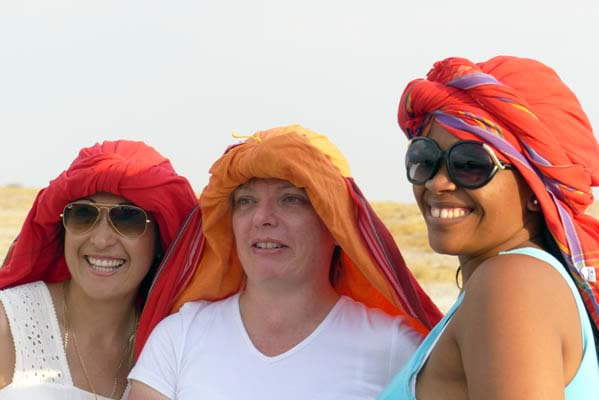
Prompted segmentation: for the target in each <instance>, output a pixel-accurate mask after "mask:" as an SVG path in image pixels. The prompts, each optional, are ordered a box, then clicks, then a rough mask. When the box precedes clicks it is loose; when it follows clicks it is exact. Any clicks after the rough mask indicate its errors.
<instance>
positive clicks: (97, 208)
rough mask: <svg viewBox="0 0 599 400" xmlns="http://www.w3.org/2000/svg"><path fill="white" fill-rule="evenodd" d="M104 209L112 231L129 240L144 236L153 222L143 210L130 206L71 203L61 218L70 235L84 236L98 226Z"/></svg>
mask: <svg viewBox="0 0 599 400" xmlns="http://www.w3.org/2000/svg"><path fill="white" fill-rule="evenodd" d="M103 209H104V210H106V214H107V216H108V222H109V223H110V226H111V227H112V229H114V230H115V232H117V233H118V234H119V235H121V236H124V237H126V238H129V239H135V238H137V237H139V236H141V235H143V234H144V233H145V231H146V228H147V226H148V224H149V223H150V222H151V220H150V219H149V218H148V214H147V213H146V212H145V210H144V209H143V208H139V207H136V206H134V205H130V204H99V203H70V204H67V205H66V207H65V208H64V210H63V211H62V214H60V217H61V218H62V224H63V225H64V227H65V229H66V230H67V231H69V233H72V234H73V235H83V234H84V233H87V232H89V231H90V230H92V228H93V227H94V226H96V224H97V223H98V221H99V220H100V218H101V216H102V210H103Z"/></svg>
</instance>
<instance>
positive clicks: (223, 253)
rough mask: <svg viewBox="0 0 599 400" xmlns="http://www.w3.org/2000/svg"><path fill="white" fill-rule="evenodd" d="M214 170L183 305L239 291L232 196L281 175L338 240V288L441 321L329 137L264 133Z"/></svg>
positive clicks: (420, 323)
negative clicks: (197, 258)
mask: <svg viewBox="0 0 599 400" xmlns="http://www.w3.org/2000/svg"><path fill="white" fill-rule="evenodd" d="M210 172H211V177H210V181H209V183H208V185H207V186H206V188H205V189H204V191H203V193H202V195H201V196H200V207H201V210H202V218H203V232H204V235H205V245H204V251H203V254H202V256H201V260H200V264H199V267H198V269H197V270H196V272H195V274H194V277H193V278H192V281H191V282H190V284H189V285H188V286H187V288H186V289H185V292H184V293H183V294H182V296H181V297H180V298H179V300H178V302H177V306H180V305H181V304H183V303H184V302H185V301H190V300H198V299H206V300H217V299H222V298H224V297H227V296H229V295H231V294H233V293H235V292H237V291H239V290H240V289H241V287H242V285H243V271H242V268H241V265H240V261H239V259H238V257H237V255H236V250H235V244H234V243H235V242H234V236H233V229H232V224H231V202H230V196H231V193H232V192H233V191H234V190H235V189H236V188H237V187H238V186H239V185H241V184H243V183H245V182H247V181H249V180H250V179H252V178H276V179H281V180H286V181H288V182H290V183H291V184H293V185H294V186H296V187H299V188H304V189H305V191H306V193H307V195H308V197H309V199H310V202H311V203H312V206H313V207H314V210H315V211H316V213H317V214H318V215H319V216H320V218H321V219H322V221H323V222H324V224H325V225H326V226H327V228H328V230H329V231H330V232H331V234H332V235H333V237H334V238H335V240H336V242H337V243H338V244H339V246H340V248H341V256H340V265H339V267H340V270H339V272H340V274H339V276H338V279H337V280H336V284H335V289H336V290H337V292H339V293H340V294H344V295H348V296H350V297H352V298H354V299H355V300H357V301H360V302H362V303H364V304H366V305H368V306H370V307H378V308H380V309H382V310H384V311H386V312H387V313H389V314H391V315H403V316H405V317H406V320H407V322H408V323H409V324H411V325H412V326H413V327H415V328H416V329H417V330H418V331H420V332H421V333H426V332H427V331H428V329H430V327H432V326H433V325H434V324H435V323H436V322H437V321H438V320H439V318H440V313H439V311H438V310H437V308H436V307H435V306H434V304H433V303H432V302H431V300H430V299H429V297H428V296H427V295H426V294H425V293H424V292H423V290H422V289H421V288H420V286H419V285H418V283H417V282H416V281H415V279H414V278H413V276H412V274H411V273H410V271H409V270H408V269H407V268H406V265H405V263H404V261H403V258H402V256H401V254H400V252H399V250H398V249H397V246H396V244H395V242H394V241H393V238H392V236H391V234H390V233H389V231H388V230H387V229H386V228H385V226H384V225H383V224H382V222H381V221H380V219H379V218H378V217H377V216H376V214H375V213H374V212H373V210H372V208H371V207H370V205H369V203H368V202H367V201H366V199H365V198H364V196H363V195H362V193H361V192H360V189H359V188H358V186H357V185H356V183H355V182H354V180H353V179H352V178H351V176H350V172H349V166H348V165H347V162H346V161H345V159H344V157H343V155H342V154H341V153H340V152H339V150H338V149H337V148H336V147H335V146H334V145H333V144H332V143H331V142H329V140H328V139H327V138H326V137H325V136H323V135H319V134H317V133H314V132H312V131H309V130H307V129H305V128H303V127H301V126H298V125H294V126H288V127H283V128H275V129H271V130H267V131H262V132H258V133H256V134H255V135H253V136H251V137H250V138H249V139H247V140H246V141H245V142H243V143H240V144H238V145H234V146H232V147H230V148H229V149H228V150H227V151H226V152H225V154H224V155H223V156H222V157H221V158H220V159H218V160H217V161H216V162H215V163H214V164H213V166H212V168H211V169H210ZM175 309H176V308H175Z"/></svg>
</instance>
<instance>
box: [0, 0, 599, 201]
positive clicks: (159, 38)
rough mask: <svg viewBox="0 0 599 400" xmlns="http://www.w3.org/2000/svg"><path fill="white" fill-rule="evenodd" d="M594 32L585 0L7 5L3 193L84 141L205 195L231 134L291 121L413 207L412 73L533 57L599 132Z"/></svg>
mask: <svg viewBox="0 0 599 400" xmlns="http://www.w3.org/2000/svg"><path fill="white" fill-rule="evenodd" d="M485 4H487V5H485ZM598 37H599V2H596V1H593V0H572V1H567V2H566V1H562V0H544V1H542V0H530V1H526V0H518V1H516V0H502V1H493V2H484V1H481V0H478V1H475V0H457V1H444V0H430V1H412V2H408V1H401V0H380V1H379V0H372V1H363V0H362V1H355V0H302V1H285V0H263V1H258V0H195V1H177V0H173V1H156V0H145V1H126V0H119V1H112V0H96V1H90V0H70V1H68V0H51V1H49V0H35V1H30V0H22V1H17V0H2V1H1V2H0V131H1V132H2V138H3V143H4V146H3V148H2V150H3V151H2V156H1V157H0V185H3V184H10V183H20V184H23V185H26V186H34V187H41V186H44V185H46V184H47V182H48V180H49V179H51V178H54V177H55V176H56V175H58V174H59V173H60V171H62V170H63V169H65V168H66V167H67V166H68V164H69V163H70V161H71V160H72V159H73V158H74V157H75V155H76V154H77V151H78V150H79V148H81V147H83V146H89V145H91V144H93V143H95V142H97V141H101V140H103V139H114V138H131V139H139V140H144V141H146V142H147V143H149V144H151V145H153V146H154V147H156V148H157V149H158V150H159V151H160V152H162V153H163V154H164V155H166V156H167V157H169V158H170V159H171V161H172V162H173V165H174V166H175V168H176V169H177V170H178V171H179V172H180V173H181V174H183V175H186V176H187V177H188V178H189V179H190V181H191V182H192V185H193V186H194V188H195V189H196V190H197V191H199V190H201V188H202V187H203V186H204V185H205V184H206V183H207V179H208V168H209V166H210V165H211V164H212V162H213V161H214V160H215V159H216V158H218V157H219V156H220V154H221V153H222V152H223V150H224V149H225V147H226V146H227V145H228V144H231V143H234V142H235V140H234V139H233V138H232V137H231V131H233V130H236V131H238V132H239V133H241V134H250V133H252V132H254V131H256V130H259V129H265V128H270V127H274V126H279V125H286V124H290V123H300V124H302V125H304V126H306V127H308V128H311V129H313V130H316V131H319V132H321V133H324V134H327V135H328V136H329V137H330V138H331V140H332V141H333V142H334V143H335V144H337V146H338V147H339V148H340V149H341V150H342V151H343V152H344V154H345V155H346V157H347V158H348V160H349V162H350V164H351V166H352V170H353V173H354V176H355V178H356V180H357V182H358V184H359V185H360V186H361V188H362V189H363V191H364V192H365V194H366V196H367V197H368V198H369V199H371V200H393V201H403V202H411V201H413V200H412V194H411V189H410V187H409V185H408V184H407V182H406V180H405V177H404V169H403V165H402V164H403V161H402V160H403V153H404V151H405V143H406V140H405V138H404V137H403V135H402V133H401V131H400V129H399V127H398V126H397V122H396V109H397V102H398V100H399V96H400V94H401V91H402V89H403V87H404V86H405V84H406V83H407V82H408V81H409V80H411V79H413V78H418V77H423V76H424V75H425V74H426V72H427V71H428V69H429V68H430V67H431V65H432V63H433V62H434V61H436V60H439V59H442V58H445V57H448V56H463V57H467V58H470V59H472V60H473V61H483V60H486V59H488V58H490V57H492V56H494V55H497V54H512V55H518V56H525V57H532V58H537V59H539V60H541V61H543V62H545V63H546V64H548V65H550V66H551V67H553V68H554V69H556V70H557V71H558V73H560V75H561V76H562V78H563V80H564V81H565V82H566V83H568V85H570V87H571V88H572V89H573V90H574V92H575V93H576V94H577V95H578V97H579V99H580V101H581V103H582V104H583V107H584V108H585V110H586V112H587V113H588V115H589V117H590V119H591V122H592V123H593V126H594V127H595V132H597V128H599V90H598V89H599V55H598V51H597V38H598Z"/></svg>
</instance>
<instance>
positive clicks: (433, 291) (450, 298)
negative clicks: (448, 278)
mask: <svg viewBox="0 0 599 400" xmlns="http://www.w3.org/2000/svg"><path fill="white" fill-rule="evenodd" d="M420 284H421V285H422V287H423V288H424V290H425V291H426V293H428V295H429V296H430V297H431V299H433V301H434V302H435V304H436V305H437V307H439V309H440V310H441V311H442V312H444V313H445V312H447V310H449V309H450V308H451V306H452V305H453V303H454V302H455V300H456V299H457V298H458V293H459V289H458V288H457V287H456V284H455V283H453V282H452V283H445V282H421V283H420Z"/></svg>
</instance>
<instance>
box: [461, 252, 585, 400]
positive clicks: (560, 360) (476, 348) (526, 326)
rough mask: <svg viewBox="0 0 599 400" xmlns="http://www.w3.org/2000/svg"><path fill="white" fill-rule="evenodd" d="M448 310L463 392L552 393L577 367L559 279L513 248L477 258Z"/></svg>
mask: <svg viewBox="0 0 599 400" xmlns="http://www.w3.org/2000/svg"><path fill="white" fill-rule="evenodd" d="M465 290H466V296H465V298H464V302H463V304H462V307H461V308H460V310H459V311H458V312H459V314H458V313H456V338H457V341H458V346H459V348H460V354H461V358H462V363H463V367H464V371H465V374H466V380H467V388H468V398H469V399H470V400H474V399H485V400H500V399H501V400H504V399H505V400H507V399H509V400H519V399H523V400H524V399H526V400H537V399H538V400H553V399H563V398H564V387H565V386H566V385H567V383H568V382H569V381H570V380H571V379H572V377H573V376H574V374H575V373H576V371H577V369H578V365H579V363H580V360H581V357H582V336H581V328H580V326H581V325H580V321H579V317H578V312H577V308H576V303H575V300H574V297H573V295H572V292H571V291H570V289H569V288H568V286H567V283H566V282H565V281H564V279H563V278H562V277H561V276H560V274H559V273H558V272H557V271H555V270H554V269H553V268H552V267H550V266H548V265H547V264H546V263H544V262H543V261H541V260H538V259H536V258H533V257H528V256H525V255H519V254H510V255H503V256H499V257H495V258H493V259H490V260H487V261H486V262H485V263H483V264H481V265H480V266H479V268H478V269H477V271H476V272H475V273H474V274H473V275H472V277H471V279H470V280H469V282H468V283H467V287H466V289H465Z"/></svg>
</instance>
